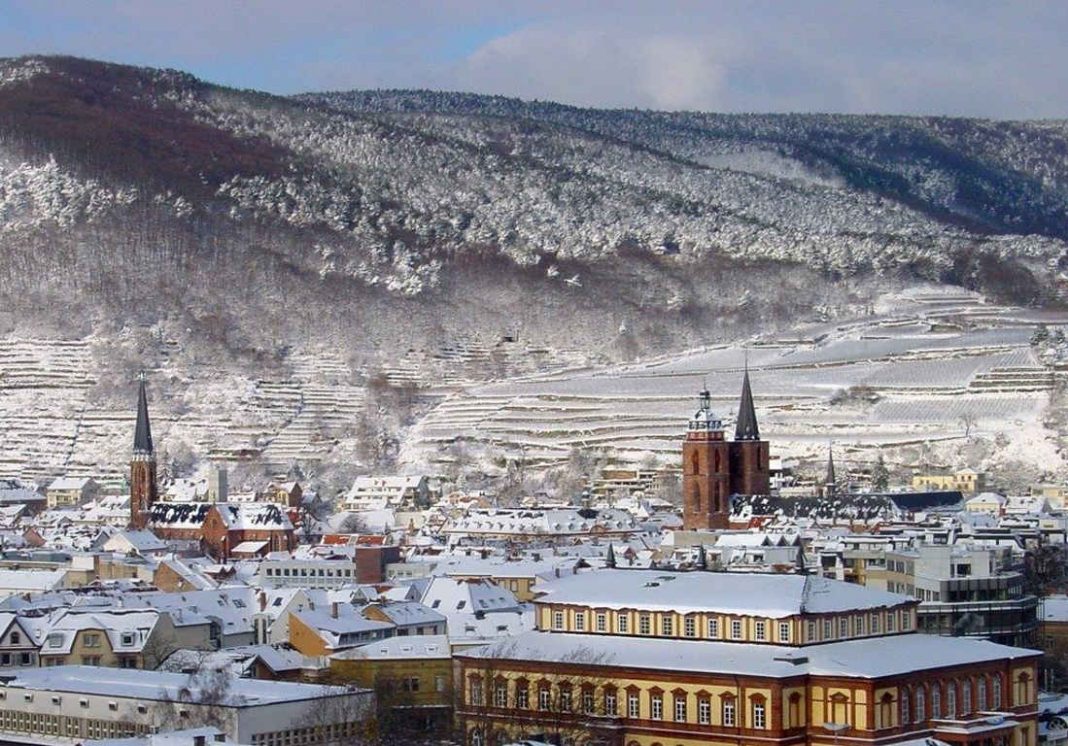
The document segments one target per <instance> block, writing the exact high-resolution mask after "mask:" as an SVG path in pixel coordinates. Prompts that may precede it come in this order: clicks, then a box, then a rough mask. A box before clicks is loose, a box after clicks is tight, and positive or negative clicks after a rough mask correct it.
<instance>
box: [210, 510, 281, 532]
mask: <svg viewBox="0 0 1068 746" xmlns="http://www.w3.org/2000/svg"><path fill="white" fill-rule="evenodd" d="M217 507H218V509H219V515H220V516H221V517H222V519H223V522H224V523H225V524H226V526H227V527H228V528H230V529H231V530H235V531H249V530H258V531H263V530H276V531H283V530H288V529H292V528H293V524H292V523H290V521H289V516H288V515H286V512H285V511H284V510H283V509H282V508H281V507H280V506H279V505H278V504H277V503H237V504H234V503H217Z"/></svg>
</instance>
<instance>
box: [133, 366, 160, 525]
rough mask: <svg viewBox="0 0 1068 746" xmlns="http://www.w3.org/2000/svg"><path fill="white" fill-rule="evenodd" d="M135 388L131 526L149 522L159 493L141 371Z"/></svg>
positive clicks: (146, 400) (146, 393)
mask: <svg viewBox="0 0 1068 746" xmlns="http://www.w3.org/2000/svg"><path fill="white" fill-rule="evenodd" d="M139 379H140V381H139V385H138V389H137V425H136V426H135V427H134V443H133V456H132V457H131V458H130V526H131V527H132V528H135V529H143V528H145V527H146V526H147V525H148V522H149V514H150V513H151V510H152V505H153V503H155V502H156V498H157V497H158V495H159V492H158V489H159V488H158V486H157V485H156V451H155V447H154V446H153V445H152V428H151V426H150V424H149V421H148V392H147V391H146V388H145V373H144V371H141V375H140V376H139Z"/></svg>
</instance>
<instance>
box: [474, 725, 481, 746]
mask: <svg viewBox="0 0 1068 746" xmlns="http://www.w3.org/2000/svg"><path fill="white" fill-rule="evenodd" d="M471 746H482V730H481V729H479V728H475V729H474V730H473V731H471Z"/></svg>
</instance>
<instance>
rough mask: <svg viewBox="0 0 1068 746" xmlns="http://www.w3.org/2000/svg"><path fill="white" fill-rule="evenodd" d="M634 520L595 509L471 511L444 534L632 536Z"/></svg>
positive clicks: (616, 512) (620, 512)
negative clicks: (606, 534)
mask: <svg viewBox="0 0 1068 746" xmlns="http://www.w3.org/2000/svg"><path fill="white" fill-rule="evenodd" d="M637 528H638V527H637V524H636V523H635V521H634V517H633V516H632V515H631V514H630V513H628V512H627V511H625V510H616V509H612V508H608V509H603V510H593V509H582V510H579V509H568V508H550V509H534V508H523V509H504V508H480V509H472V510H469V511H467V513H466V514H465V515H463V516H460V517H458V518H453V519H450V520H449V521H448V522H447V524H446V526H445V532H446V533H451V534H494V535H496V534H520V535H570V534H590V533H594V532H595V531H600V532H603V533H630V532H633V531H636V530H637Z"/></svg>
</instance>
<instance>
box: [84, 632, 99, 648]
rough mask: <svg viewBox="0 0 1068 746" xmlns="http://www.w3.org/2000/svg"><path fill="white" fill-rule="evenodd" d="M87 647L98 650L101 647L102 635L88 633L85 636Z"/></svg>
mask: <svg viewBox="0 0 1068 746" xmlns="http://www.w3.org/2000/svg"><path fill="white" fill-rule="evenodd" d="M85 647H87V648H98V647H100V635H98V634H96V633H95V632H94V633H88V632H87V633H86V635H85Z"/></svg>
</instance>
